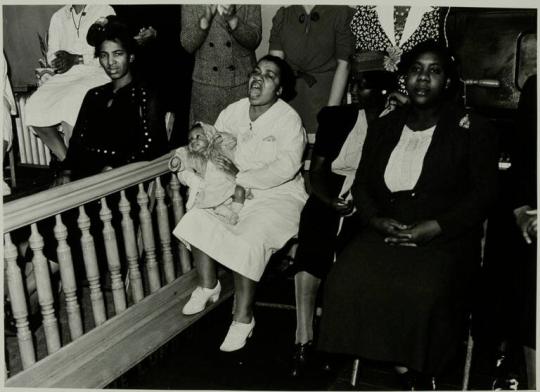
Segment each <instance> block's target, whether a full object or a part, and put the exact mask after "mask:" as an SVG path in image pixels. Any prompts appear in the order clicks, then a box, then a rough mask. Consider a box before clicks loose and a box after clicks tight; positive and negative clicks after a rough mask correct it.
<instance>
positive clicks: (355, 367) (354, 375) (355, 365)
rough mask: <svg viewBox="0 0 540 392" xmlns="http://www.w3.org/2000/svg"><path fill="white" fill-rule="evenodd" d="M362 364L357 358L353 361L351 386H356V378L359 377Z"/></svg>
mask: <svg viewBox="0 0 540 392" xmlns="http://www.w3.org/2000/svg"><path fill="white" fill-rule="evenodd" d="M359 366H360V360H359V359H358V358H356V359H355V360H354V362H353V366H352V373H351V386H353V387H355V386H356V379H357V378H358V367H359Z"/></svg>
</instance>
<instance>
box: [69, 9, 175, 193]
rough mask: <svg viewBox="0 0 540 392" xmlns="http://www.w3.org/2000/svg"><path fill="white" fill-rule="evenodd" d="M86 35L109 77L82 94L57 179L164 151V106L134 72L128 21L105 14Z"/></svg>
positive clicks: (118, 164)
mask: <svg viewBox="0 0 540 392" xmlns="http://www.w3.org/2000/svg"><path fill="white" fill-rule="evenodd" d="M87 40H88V42H89V43H90V44H91V45H93V46H94V47H95V48H96V52H95V54H96V57H98V58H99V62H100V64H101V66H102V67H103V69H104V70H105V72H106V73H107V75H108V76H109V77H110V78H111V79H112V81H111V82H110V83H107V84H105V85H103V86H99V87H96V88H93V89H91V90H90V91H88V93H87V94H86V96H85V98H84V101H83V104H82V107H81V110H80V112H79V116H78V118H77V122H76V123H75V128H74V129H73V137H72V139H71V142H70V145H69V149H68V152H67V156H66V159H65V160H64V161H62V163H61V165H60V166H61V168H62V169H63V171H62V173H61V177H60V180H59V182H60V183H62V182H66V181H69V180H70V179H77V178H81V177H86V176H89V175H92V174H96V173H99V172H101V171H105V170H107V169H111V168H115V167H118V166H122V165H125V164H128V163H131V162H136V161H145V160H151V159H154V158H157V157H158V156H160V155H162V154H165V153H166V152H167V136H166V132H165V111H164V110H163V109H162V107H161V105H160V103H159V99H158V96H157V94H156V93H155V92H154V91H153V90H152V89H150V88H149V87H147V85H146V84H145V83H144V82H143V81H142V79H141V78H139V77H136V75H134V73H133V69H132V67H133V63H134V61H135V48H136V43H135V40H134V39H133V37H132V34H131V32H130V31H129V29H128V27H127V25H125V24H124V23H123V22H122V21H120V20H119V19H118V18H117V17H116V16H108V17H107V18H105V19H103V20H101V21H99V23H96V24H94V25H93V26H92V27H91V28H90V30H89V32H88V36H87Z"/></svg>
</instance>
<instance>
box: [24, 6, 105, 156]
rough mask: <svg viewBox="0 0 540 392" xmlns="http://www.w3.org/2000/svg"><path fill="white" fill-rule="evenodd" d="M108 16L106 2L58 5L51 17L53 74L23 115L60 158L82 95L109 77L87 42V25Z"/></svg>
mask: <svg viewBox="0 0 540 392" xmlns="http://www.w3.org/2000/svg"><path fill="white" fill-rule="evenodd" d="M108 15H114V10H113V9H112V8H111V7H110V6H108V5H105V4H96V5H92V4H89V5H85V4H74V5H65V6H64V7H62V8H60V9H59V10H58V11H57V12H56V13H55V14H54V15H53V16H52V18H51V23H50V25H49V39H48V51H47V61H48V63H49V64H50V65H51V66H52V67H53V68H54V70H55V75H54V76H53V77H52V78H50V79H49V80H48V81H47V82H45V83H44V84H43V85H42V86H41V87H40V88H38V90H37V91H36V92H35V93H34V94H32V96H31V97H30V98H29V99H28V101H27V103H26V113H25V118H26V123H27V124H28V125H29V126H31V127H33V129H34V131H35V132H36V133H37V135H38V136H39V137H40V138H41V139H42V140H43V142H44V143H45V145H47V147H49V148H50V149H51V152H52V153H53V154H54V156H55V157H56V158H57V159H58V160H59V161H62V160H64V158H65V157H66V151H67V145H68V144H69V139H70V138H71V133H72V130H73V126H74V125H75V121H76V120H77V115H78V114H79V110H80V108H81V105H82V101H83V99H84V95H85V94H86V92H87V91H88V90H90V89H91V88H93V87H96V86H99V85H101V84H104V83H107V82H108V81H109V80H110V79H109V77H108V76H107V74H106V73H105V72H104V71H103V69H102V68H101V67H100V66H99V62H98V61H97V59H95V58H94V48H93V47H92V46H90V45H88V43H87V42H86V34H87V33H88V29H89V28H90V26H91V25H92V24H93V23H94V22H95V21H96V20H98V19H99V18H103V17H106V16H108ZM59 125H62V131H63V133H64V134H63V135H62V134H60V132H59V131H58V126H59Z"/></svg>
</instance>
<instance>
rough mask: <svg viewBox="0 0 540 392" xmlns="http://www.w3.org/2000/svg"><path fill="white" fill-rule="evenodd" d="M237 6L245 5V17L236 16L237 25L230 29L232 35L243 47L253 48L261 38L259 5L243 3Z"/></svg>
mask: <svg viewBox="0 0 540 392" xmlns="http://www.w3.org/2000/svg"><path fill="white" fill-rule="evenodd" d="M239 7H246V13H245V19H244V18H241V17H240V16H239V17H238V26H237V27H236V29H234V30H233V31H232V36H233V37H234V39H235V40H236V41H237V42H238V43H239V44H240V45H242V46H243V47H244V48H246V49H251V50H255V49H257V47H258V46H259V44H260V43H261V38H262V22H261V6H260V5H243V6H239Z"/></svg>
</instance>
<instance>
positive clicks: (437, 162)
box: [319, 41, 497, 379]
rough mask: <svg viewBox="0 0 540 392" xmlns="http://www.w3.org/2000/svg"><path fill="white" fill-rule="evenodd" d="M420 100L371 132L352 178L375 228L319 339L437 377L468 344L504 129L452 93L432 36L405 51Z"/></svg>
mask: <svg viewBox="0 0 540 392" xmlns="http://www.w3.org/2000/svg"><path fill="white" fill-rule="evenodd" d="M402 66H403V70H404V71H405V82H406V83H405V84H406V88H407V91H408V94H409V97H410V105H407V106H405V107H402V108H399V109H397V110H395V111H394V112H392V113H390V114H389V115H387V116H385V117H383V118H381V119H379V120H378V121H377V122H375V123H374V124H373V125H372V126H371V127H370V129H369V132H368V136H367V139H366V142H365V145H364V150H363V155H362V159H361V162H360V165H359V168H358V171H357V174H356V180H355V184H354V185H353V187H352V195H353V201H354V204H355V206H356V208H357V210H358V215H359V218H360V220H361V222H362V224H363V225H364V226H365V227H363V229H362V230H359V231H358V234H357V235H356V237H355V238H354V239H353V240H352V241H351V242H350V243H349V244H348V245H347V246H346V248H345V249H344V250H343V252H342V253H341V254H340V256H339V257H338V260H337V262H336V264H335V265H334V267H333V269H332V271H331V272H330V274H329V276H328V280H327V284H326V288H325V298H324V308H323V318H322V323H321V335H320V337H319V348H321V349H322V350H325V351H329V352H339V353H347V354H353V355H356V356H359V357H362V358H368V359H372V360H380V361H386V362H390V363H393V364H395V365H396V369H397V370H398V372H399V373H401V374H403V375H404V379H408V378H409V376H411V375H413V374H418V373H420V374H423V375H428V376H435V375H438V374H440V372H441V371H442V370H443V369H444V366H445V365H446V364H447V363H448V361H449V360H450V359H451V358H452V357H453V354H454V352H455V350H456V349H457V348H458V347H459V344H458V342H459V337H460V333H461V332H462V330H461V328H460V327H461V321H463V319H464V318H463V317H462V316H463V312H462V304H463V299H464V295H463V294H464V292H465V289H466V288H467V286H468V284H469V281H470V277H471V275H472V271H473V269H474V268H475V266H476V265H477V264H478V262H479V257H480V238H481V234H482V223H483V221H484V219H485V218H486V216H487V211H488V209H489V207H490V205H491V203H492V201H493V199H494V196H495V193H496V182H497V180H496V177H497V150H496V138H495V135H493V134H492V132H491V130H490V128H489V127H488V126H487V124H486V123H485V122H484V121H483V120H482V119H481V118H479V117H477V116H475V115H473V114H470V113H469V114H468V113H467V112H465V110H464V109H462V108H460V107H456V106H455V105H453V104H452V103H451V102H450V100H449V97H450V95H451V94H450V93H449V92H450V91H451V90H452V84H453V82H455V81H456V79H455V68H454V65H453V61H452V58H451V56H450V54H449V53H448V52H447V49H446V48H444V47H441V46H439V45H438V44H436V43H434V42H433V41H427V42H425V43H422V44H419V45H418V46H416V47H415V48H414V49H413V50H412V51H411V52H410V53H409V54H408V55H407V56H405V57H404V58H403V60H402Z"/></svg>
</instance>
